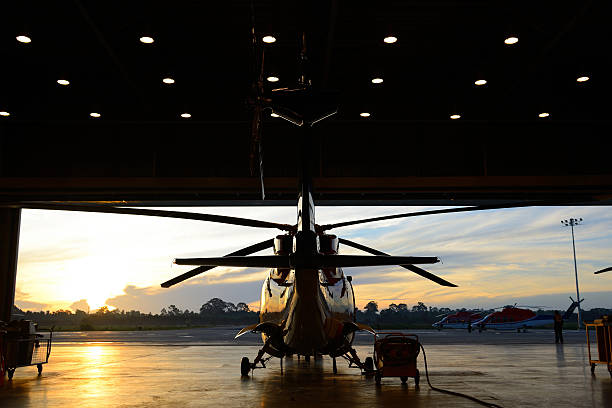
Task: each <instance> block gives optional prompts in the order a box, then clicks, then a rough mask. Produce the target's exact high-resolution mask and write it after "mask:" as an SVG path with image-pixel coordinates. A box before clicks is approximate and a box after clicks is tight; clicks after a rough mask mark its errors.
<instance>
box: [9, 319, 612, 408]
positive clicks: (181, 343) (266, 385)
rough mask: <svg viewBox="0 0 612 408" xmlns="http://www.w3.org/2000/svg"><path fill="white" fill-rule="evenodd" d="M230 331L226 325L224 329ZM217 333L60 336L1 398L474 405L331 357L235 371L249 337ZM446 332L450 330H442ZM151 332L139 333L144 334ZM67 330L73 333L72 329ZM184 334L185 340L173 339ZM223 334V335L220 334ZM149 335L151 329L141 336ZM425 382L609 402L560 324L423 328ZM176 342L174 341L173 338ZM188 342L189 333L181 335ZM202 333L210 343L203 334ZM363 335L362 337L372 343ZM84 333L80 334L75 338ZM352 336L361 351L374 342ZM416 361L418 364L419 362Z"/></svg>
mask: <svg viewBox="0 0 612 408" xmlns="http://www.w3.org/2000/svg"><path fill="white" fill-rule="evenodd" d="M226 331H227V333H228V335H227V336H225V335H224V336H225V337H227V338H229V337H230V336H229V334H231V333H233V332H234V330H226ZM221 333H225V331H214V330H212V329H205V331H202V329H200V331H198V330H192V331H186V332H185V331H182V333H177V332H165V333H163V334H160V336H162V337H163V339H164V341H163V342H149V343H146V342H142V341H126V340H125V339H127V338H134V336H136V337H137V336H139V335H143V333H140V334H138V333H133V334H129V333H110V334H108V333H107V334H106V335H101V336H98V337H99V338H100V339H104V341H106V342H102V343H96V342H94V341H93V340H95V339H96V335H95V334H88V337H87V339H86V340H85V341H83V340H84V339H83V336H81V335H80V334H64V335H63V336H59V339H60V340H63V341H61V342H60V344H56V345H55V346H54V348H53V351H52V355H51V359H50V362H49V364H47V365H45V366H44V370H43V374H42V376H41V377H38V376H37V375H36V368H35V367H25V368H19V369H17V371H16V373H15V377H14V379H13V381H11V382H5V384H4V385H3V386H2V387H1V388H0V406H1V407H3V408H12V407H77V406H78V407H148V406H156V407H209V406H211V407H212V406H241V407H242V406H246V407H281V406H282V407H286V406H291V407H292V408H294V407H313V405H316V406H317V408H318V407H338V406H357V407H378V406H385V407H393V406H411V407H447V406H453V407H473V406H479V405H477V404H475V403H474V402H471V401H469V400H467V399H463V398H458V397H454V396H449V395H445V394H441V393H438V392H435V391H432V390H430V389H429V387H428V386H427V384H426V381H425V378H424V376H423V377H422V382H421V386H420V388H419V389H415V386H414V382H412V380H409V381H408V385H407V386H402V385H401V383H400V381H399V379H395V378H385V379H383V383H382V386H380V387H377V386H376V385H375V383H374V381H373V379H369V378H364V377H362V376H361V375H359V370H356V369H353V368H348V365H347V363H346V362H345V361H344V360H339V364H338V369H339V373H338V374H337V375H334V374H333V373H332V368H331V360H330V359H328V358H324V359H323V360H320V361H311V362H310V363H306V362H304V360H301V361H299V362H298V361H297V359H296V358H293V359H286V360H285V361H284V372H283V373H282V374H281V372H280V366H279V360H278V359H272V360H270V362H269V364H268V368H267V369H262V370H256V371H255V372H254V375H253V376H252V377H250V378H241V377H240V374H239V365H240V359H241V358H242V357H243V356H248V357H249V358H250V359H251V360H252V358H253V357H254V356H255V354H256V353H257V350H258V347H257V346H255V345H250V344H251V343H252V344H254V343H255V342H256V340H257V339H256V338H255V337H251V338H250V340H249V339H247V340H246V341H245V342H243V343H239V345H229V344H231V343H227V344H226V341H225V340H223V341H216V342H213V341H212V340H214V339H216V338H218V337H219V336H220V334H221ZM449 333H450V334H449ZM146 334H147V333H144V335H146ZM71 336H72V337H71ZM181 336H192V337H181ZM224 336H221V337H222V338H224V339H225V337H224ZM149 337H150V336H149ZM422 337H423V340H422V341H423V343H424V346H425V350H426V352H427V358H428V364H429V369H430V378H431V381H432V383H433V385H435V386H438V387H441V388H446V389H449V390H453V391H459V392H463V393H467V394H470V395H473V396H476V397H478V398H481V399H483V400H486V401H489V402H494V403H496V404H498V405H501V406H503V407H527V406H532V407H577V406H578V407H611V406H612V379H611V378H610V375H609V374H608V372H607V369H606V368H605V367H604V366H598V367H597V368H596V371H595V376H592V375H591V372H590V369H589V367H588V365H587V359H588V357H587V351H586V347H585V345H584V341H583V339H584V333H575V332H574V333H566V344H564V345H555V344H550V338H551V337H552V333H549V332H548V331H542V332H535V333H524V334H521V335H519V334H517V333H502V334H495V333H487V334H485V333H482V334H480V335H474V334H473V333H472V334H467V333H463V332H461V333H457V332H455V333H453V332H441V333H438V332H433V331H429V332H427V333H425V334H423V336H422ZM173 339H174V340H175V341H173ZM185 339H192V340H193V341H191V342H186V341H185ZM203 339H207V340H203ZM368 339H369V340H368ZM79 340H81V341H79ZM368 341H369V342H370V343H371V337H365V336H360V338H359V340H358V341H357V343H358V345H357V347H356V348H357V351H358V353H359V355H360V356H361V357H362V358H364V357H366V356H367V355H369V354H370V353H371V351H372V347H371V346H370V345H367V343H368ZM418 364H419V368H420V369H421V371H422V373H424V368H423V360H422V357H419V363H418Z"/></svg>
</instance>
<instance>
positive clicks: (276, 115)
mask: <svg viewBox="0 0 612 408" xmlns="http://www.w3.org/2000/svg"><path fill="white" fill-rule="evenodd" d="M270 116H272V117H273V118H280V115H279V114H277V113H274V112H272V113H271V114H270Z"/></svg>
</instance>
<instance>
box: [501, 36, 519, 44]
mask: <svg viewBox="0 0 612 408" xmlns="http://www.w3.org/2000/svg"><path fill="white" fill-rule="evenodd" d="M517 42H518V37H508V38H506V39H505V40H504V43H506V44H508V45H512V44H516V43H517Z"/></svg>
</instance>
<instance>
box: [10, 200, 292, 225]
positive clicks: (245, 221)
mask: <svg viewBox="0 0 612 408" xmlns="http://www.w3.org/2000/svg"><path fill="white" fill-rule="evenodd" d="M0 207H12V208H28V209H34V210H59V211H80V212H95V213H108V214H130V215H147V216H151V217H165V218H179V219H184V220H197V221H210V222H218V223H221V224H232V225H241V226H244V227H257V228H278V229H280V230H283V231H291V230H292V229H293V226H291V225H288V224H279V223H276V222H268V221H259V220H252V219H249V218H241V217H228V216H225V215H213V214H200V213H193V212H185V211H167V210H148V209H142V208H123V207H107V206H103V205H88V204H54V203H10V204H0Z"/></svg>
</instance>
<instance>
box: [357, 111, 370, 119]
mask: <svg viewBox="0 0 612 408" xmlns="http://www.w3.org/2000/svg"><path fill="white" fill-rule="evenodd" d="M359 116H361V117H362V118H368V117H370V112H361V113H360V114H359Z"/></svg>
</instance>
